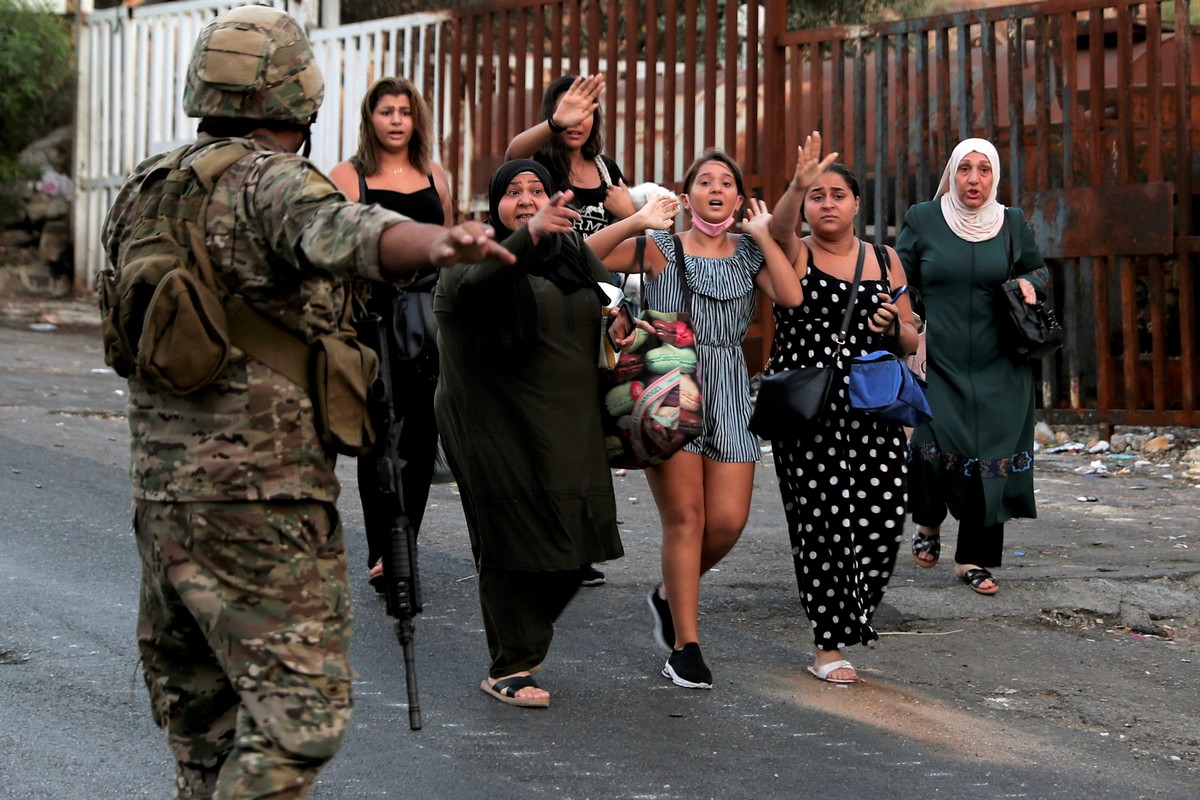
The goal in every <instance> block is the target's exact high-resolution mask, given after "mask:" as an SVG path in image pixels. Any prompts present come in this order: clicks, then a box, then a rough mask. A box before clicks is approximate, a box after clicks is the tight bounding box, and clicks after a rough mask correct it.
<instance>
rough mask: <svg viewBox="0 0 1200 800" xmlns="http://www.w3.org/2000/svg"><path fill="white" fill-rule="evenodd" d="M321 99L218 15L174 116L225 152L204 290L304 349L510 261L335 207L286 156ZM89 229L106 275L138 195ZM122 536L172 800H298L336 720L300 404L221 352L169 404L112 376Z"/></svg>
mask: <svg viewBox="0 0 1200 800" xmlns="http://www.w3.org/2000/svg"><path fill="white" fill-rule="evenodd" d="M323 92H324V84H323V80H322V77H321V74H320V71H319V70H318V68H317V65H316V64H315V63H314V61H313V53H312V49H311V46H310V44H309V42H308V40H307V38H306V37H305V35H304V33H303V31H302V30H301V28H300V27H299V26H298V25H297V23H296V22H295V20H293V19H292V18H291V17H290V16H288V15H287V14H285V13H283V12H281V11H277V10H274V9H270V8H266V7H246V8H239V9H234V10H232V11H229V12H226V13H225V14H222V15H221V16H219V17H217V18H216V19H214V20H213V21H212V22H210V23H209V24H208V25H207V26H206V27H205V29H204V30H203V32H202V33H201V34H200V38H199V39H198V41H197V44H196V49H195V52H194V54H193V56H192V60H191V65H190V67H189V70H188V76H187V87H186V91H185V94H184V107H185V110H186V112H187V113H188V115H189V116H192V117H200V118H202V122H201V124H200V131H201V136H200V137H199V139H198V140H197V144H196V150H197V152H200V151H203V149H204V148H205V147H207V146H209V145H213V146H227V145H228V139H227V138H223V137H242V138H244V140H245V142H244V144H245V145H246V147H247V148H248V151H247V153H248V154H247V156H246V157H245V158H243V159H241V160H240V161H238V162H237V163H235V164H234V165H233V166H232V167H229V168H228V169H226V170H225V171H224V172H223V173H222V174H221V175H220V177H219V179H218V180H217V182H216V184H215V188H214V190H213V195H212V197H211V201H210V204H209V208H208V214H207V218H206V225H205V231H206V244H207V249H208V252H209V254H210V257H211V259H212V262H213V264H214V266H215V269H216V271H217V272H218V274H219V277H220V279H221V280H222V281H223V283H224V284H225V286H226V287H227V288H228V290H229V291H230V292H231V293H236V294H239V295H240V296H241V297H242V298H244V299H245V301H246V302H247V303H248V304H249V305H250V306H252V307H253V308H254V309H256V310H257V311H259V312H261V313H262V314H263V315H265V316H268V317H270V318H272V319H273V320H275V321H277V322H279V323H281V324H282V326H283V327H285V328H287V329H289V330H290V331H292V332H293V333H295V334H296V335H297V336H298V337H300V338H301V339H303V340H306V341H307V342H309V343H311V342H312V341H313V339H314V338H315V337H317V336H320V335H322V334H327V333H330V332H332V331H335V330H336V329H337V328H338V324H339V323H338V318H339V313H340V311H341V310H342V309H343V307H344V304H345V303H346V302H347V282H349V281H351V280H356V279H360V278H366V279H370V280H398V279H400V278H401V277H402V276H403V275H405V274H407V273H408V272H410V271H412V270H415V269H417V268H420V267H426V266H429V265H430V264H433V265H435V266H446V265H449V264H453V263H456V262H460V261H468V262H476V261H482V260H485V259H487V258H494V257H498V258H501V259H503V260H505V261H506V262H511V259H512V257H511V256H510V255H509V254H508V253H507V251H505V250H503V249H502V248H500V247H499V245H497V244H496V243H495V242H493V241H492V239H491V236H492V232H491V229H490V228H488V227H486V226H484V225H481V224H479V223H467V224H465V225H460V226H458V227H456V228H451V229H449V230H447V229H445V228H442V227H438V226H432V225H424V224H420V223H416V222H412V221H410V220H407V219H406V218H405V217H402V216H400V215H397V214H394V213H392V212H389V211H385V210H383V209H381V208H379V207H378V206H364V205H361V204H358V203H349V202H346V201H345V199H344V198H343V197H342V195H341V194H340V193H339V192H338V191H337V189H336V188H335V187H334V186H333V184H332V183H331V182H330V181H329V180H328V179H327V178H326V177H325V176H324V175H323V174H322V173H321V172H319V171H318V170H317V169H316V168H315V167H314V166H313V164H312V163H310V162H309V161H308V160H307V159H305V158H303V157H301V156H299V155H297V154H296V153H297V152H298V151H299V150H300V148H301V146H302V145H304V144H305V143H306V141H307V137H308V130H309V124H310V123H311V121H312V118H313V117H314V116H315V115H316V113H317V109H318V107H319V106H320V104H321V100H322V97H323ZM153 163H154V160H153V159H152V160H150V161H148V162H147V163H146V164H143V165H141V166H140V167H139V168H138V170H137V171H136V172H135V174H134V175H133V177H132V178H131V179H130V180H129V182H128V183H127V184H126V186H125V188H124V189H122V191H121V193H120V195H119V197H118V199H117V202H116V203H115V204H114V206H113V208H112V210H111V211H110V213H109V218H108V220H107V221H106V223H105V229H104V232H103V240H104V246H105V249H106V252H107V254H108V257H109V260H110V262H111V264H112V266H113V267H114V268H115V269H116V270H119V269H120V268H121V266H122V264H123V251H122V245H123V244H124V243H125V241H126V239H127V237H126V235H125V234H127V233H128V231H129V229H130V226H131V225H133V224H134V220H136V219H137V215H138V214H139V211H140V209H139V184H140V182H141V177H142V176H144V175H145V174H147V172H148V171H149V170H150V168H151V167H152V166H153ZM129 425H130V431H131V438H132V467H131V480H132V483H133V495H134V513H133V527H134V532H135V534H136V538H137V543H138V549H139V552H140V556H141V561H142V588H141V607H140V613H139V619H138V629H137V638H138V645H139V649H140V651H141V655H142V660H143V663H144V669H145V678H146V685H147V687H148V689H149V693H150V699H151V705H152V709H153V714H154V718H155V721H156V722H157V723H158V724H159V725H160V726H161V727H162V728H163V729H164V730H165V732H166V736H167V741H168V744H169V746H170V748H171V750H172V753H173V754H174V756H175V759H176V762H177V770H176V781H175V787H176V788H175V797H177V798H211V797H218V798H239V799H241V798H266V797H270V798H273V800H284V798H302V797H305V796H307V794H308V789H309V786H310V785H311V783H312V781H313V779H314V778H315V777H316V775H317V773H318V772H319V771H320V769H321V768H322V767H323V766H324V765H325V764H326V763H327V762H328V761H329V759H330V758H332V757H333V755H334V753H336V752H337V750H338V748H339V746H340V745H341V742H342V738H343V735H344V733H345V730H346V726H347V723H348V721H349V716H350V681H351V674H352V673H351V668H350V664H349V662H348V659H347V652H348V650H349V644H350V619H351V609H350V593H349V591H348V588H347V565H346V558H345V551H344V541H343V535H342V528H341V524H340V522H339V519H338V512H337V509H336V506H335V504H336V501H337V498H338V482H337V480H336V478H335V477H334V457H333V455H332V454H330V453H327V452H326V451H325V450H324V449H323V448H322V445H321V443H320V441H319V439H318V433H317V430H316V428H315V426H314V419H313V406H312V401H311V400H310V398H309V396H308V394H307V393H306V392H305V390H304V389H302V388H301V387H299V386H298V385H296V384H293V383H291V382H290V381H288V380H287V379H286V378H284V377H282V376H281V375H280V374H278V373H276V372H274V371H272V370H271V369H270V368H268V367H267V366H265V365H264V364H263V363H261V362H259V361H256V360H254V359H253V358H251V357H249V356H248V355H245V354H244V353H242V352H241V351H240V350H236V349H235V350H234V351H233V354H232V357H231V358H230V360H229V363H228V365H227V366H226V367H225V369H224V370H223V372H221V373H220V375H219V376H218V377H217V379H216V380H215V381H214V382H213V383H212V384H210V385H209V386H208V387H207V388H204V389H202V390H200V391H199V392H197V393H194V394H190V395H188V396H185V397H178V396H175V395H172V394H170V393H168V392H166V391H163V390H162V388H161V387H159V386H156V385H155V384H154V383H153V382H152V381H149V380H147V379H146V378H145V377H144V376H141V375H138V374H134V375H132V376H131V377H130V379H129Z"/></svg>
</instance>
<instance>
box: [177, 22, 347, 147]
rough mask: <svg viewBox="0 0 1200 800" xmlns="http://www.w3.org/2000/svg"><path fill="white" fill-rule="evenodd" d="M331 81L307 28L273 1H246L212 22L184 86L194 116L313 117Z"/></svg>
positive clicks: (189, 112)
mask: <svg viewBox="0 0 1200 800" xmlns="http://www.w3.org/2000/svg"><path fill="white" fill-rule="evenodd" d="M324 97H325V81H324V79H323V78H322V77H321V70H320V68H319V67H318V66H317V62H316V60H315V59H314V57H313V50H312V45H311V44H309V41H308V37H307V36H305V35H304V30H303V29H302V28H301V27H300V25H299V23H297V22H296V20H295V19H293V18H292V17H291V16H289V15H288V14H286V13H285V12H283V11H280V10H278V9H275V8H269V7H267V6H243V7H242V8H235V9H233V10H231V11H226V12H225V13H224V14H221V15H220V16H218V17H216V18H215V19H213V20H212V21H211V22H209V23H208V24H207V25H206V26H205V27H204V30H203V31H201V32H200V38H199V39H197V40H196V49H195V50H194V51H193V52H192V61H191V63H190V64H189V65H188V73H187V86H186V87H185V88H184V90H183V110H184V112H185V113H186V114H187V115H188V116H189V117H235V118H236V117H240V118H246V119H271V120H280V121H284V122H301V123H304V122H308V121H309V120H311V119H312V117H313V116H314V115H315V114H316V113H317V109H318V108H320V107H321V101H322V100H323V99H324Z"/></svg>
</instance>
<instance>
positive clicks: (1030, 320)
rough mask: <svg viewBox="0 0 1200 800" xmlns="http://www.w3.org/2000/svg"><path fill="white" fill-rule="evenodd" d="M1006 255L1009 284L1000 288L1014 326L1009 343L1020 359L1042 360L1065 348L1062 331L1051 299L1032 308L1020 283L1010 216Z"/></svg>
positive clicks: (1005, 229)
mask: <svg viewBox="0 0 1200 800" xmlns="http://www.w3.org/2000/svg"><path fill="white" fill-rule="evenodd" d="M1001 233H1002V235H1003V236H1004V252H1005V254H1006V255H1007V256H1008V280H1006V281H1005V282H1004V283H1002V284H1000V296H1001V301H1002V302H1003V304H1004V308H1005V309H1006V310H1007V311H1008V318H1009V319H1010V320H1011V322H1012V324H1011V325H1010V328H1009V340H1010V341H1011V343H1012V347H1013V350H1014V351H1015V352H1016V354H1017V355H1018V356H1020V357H1021V358H1027V359H1035V358H1037V359H1041V358H1045V357H1046V356H1048V355H1050V354H1051V353H1053V352H1054V351H1055V350H1057V349H1059V348H1060V347H1062V346H1063V328H1062V325H1060V324H1059V322H1058V317H1057V316H1055V314H1054V309H1053V308H1052V307H1051V305H1050V298H1049V296H1047V297H1046V298H1044V299H1039V300H1038V301H1037V302H1036V303H1034V304H1032V305H1030V304H1029V303H1026V302H1025V296H1024V294H1023V293H1022V292H1021V287H1020V285H1019V284H1018V283H1017V280H1016V275H1015V267H1014V265H1013V244H1012V228H1011V227H1010V226H1009V223H1008V213H1007V212H1005V214H1004V228H1003V230H1002V232H1001Z"/></svg>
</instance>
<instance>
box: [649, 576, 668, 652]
mask: <svg viewBox="0 0 1200 800" xmlns="http://www.w3.org/2000/svg"><path fill="white" fill-rule="evenodd" d="M646 605H648V606H650V616H652V617H654V640H655V641H656V642H658V644H659V645H660V646H661V647H662V648H663V649H664V650H666V651H667V652H670V651H671V650H674V649H675V622H674V620H672V619H671V606H669V605H668V604H667V599H666V598H665V597H663V596H662V595H660V594H659V593H658V587H657V586H655V587H654V588H653V589H651V590H650V594H648V595H646Z"/></svg>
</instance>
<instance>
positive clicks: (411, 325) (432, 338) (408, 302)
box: [392, 273, 438, 361]
mask: <svg viewBox="0 0 1200 800" xmlns="http://www.w3.org/2000/svg"><path fill="white" fill-rule="evenodd" d="M436 286H437V273H434V274H432V275H425V276H423V277H421V278H419V279H418V280H416V281H414V282H413V283H412V284H411V285H409V286H407V287H406V288H404V289H401V290H400V293H399V294H398V295H396V299H395V300H394V301H393V306H392V309H393V313H392V324H393V326H394V329H393V331H392V334H393V335H392V346H393V347H394V348H395V351H396V352H395V356H396V358H398V359H400V360H401V361H415V360H417V359H418V358H421V357H422V356H426V357H428V358H432V359H433V360H434V361H436V360H437V352H438V350H437V317H436V316H434V313H433V291H434V289H435V288H436Z"/></svg>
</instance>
